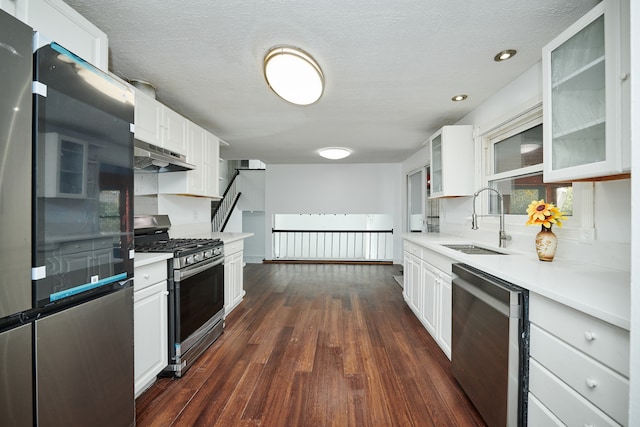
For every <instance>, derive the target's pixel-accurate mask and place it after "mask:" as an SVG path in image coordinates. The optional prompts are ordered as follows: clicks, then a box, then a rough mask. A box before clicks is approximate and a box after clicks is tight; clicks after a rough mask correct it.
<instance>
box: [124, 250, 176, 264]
mask: <svg viewBox="0 0 640 427" xmlns="http://www.w3.org/2000/svg"><path fill="white" fill-rule="evenodd" d="M169 258H173V254H172V253H166V252H136V253H135V255H134V258H133V260H134V261H133V267H134V268H137V267H142V266H144V265H149V264H153V263H154V262H159V261H164V260H167V259H169Z"/></svg>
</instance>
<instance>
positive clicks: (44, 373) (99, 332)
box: [0, 11, 135, 427]
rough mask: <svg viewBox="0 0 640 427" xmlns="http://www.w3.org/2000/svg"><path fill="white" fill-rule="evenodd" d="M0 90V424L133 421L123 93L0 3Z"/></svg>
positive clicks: (128, 120)
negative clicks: (0, 6)
mask: <svg viewBox="0 0 640 427" xmlns="http://www.w3.org/2000/svg"><path fill="white" fill-rule="evenodd" d="M34 49H36V51H35V52H34ZM0 93H1V94H2V96H0V424H3V425H12V426H34V425H36V426H70V425H83V426H84V425H87V426H88V425H91V426H110V427H111V426H130V425H134V423H135V421H134V420H135V409H134V395H133V287H132V286H133V133H132V132H133V126H132V122H133V99H134V98H133V92H132V91H131V90H130V89H129V88H127V87H125V86H124V85H122V84H120V83H119V82H118V81H116V80H114V79H112V78H111V77H110V76H108V75H106V74H104V73H103V72H101V71H100V70H97V69H96V68H94V67H93V66H91V65H90V64H88V63H86V62H85V61H83V60H82V59H81V58H78V57H77V56H75V55H74V54H73V53H71V52H68V51H67V50H66V49H64V47H62V46H59V45H57V44H56V43H55V42H51V41H48V40H46V39H45V38H44V37H42V36H37V37H35V38H34V37H33V34H32V30H31V29H30V28H29V27H27V26H26V25H24V24H22V23H21V22H19V21H17V20H16V19H15V18H13V17H12V16H10V15H8V14H6V13H5V12H3V11H0Z"/></svg>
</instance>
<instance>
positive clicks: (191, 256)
mask: <svg viewBox="0 0 640 427" xmlns="http://www.w3.org/2000/svg"><path fill="white" fill-rule="evenodd" d="M184 263H185V264H186V265H190V264H193V263H194V259H193V255H189V256H187V257H186V258H185V259H184Z"/></svg>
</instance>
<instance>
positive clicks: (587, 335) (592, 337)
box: [584, 331, 596, 341]
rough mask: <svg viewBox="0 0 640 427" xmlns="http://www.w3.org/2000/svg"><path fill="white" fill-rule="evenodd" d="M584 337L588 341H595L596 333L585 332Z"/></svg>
mask: <svg viewBox="0 0 640 427" xmlns="http://www.w3.org/2000/svg"><path fill="white" fill-rule="evenodd" d="M584 337H585V338H586V339H587V341H595V339H596V334H595V332H591V331H585V333H584Z"/></svg>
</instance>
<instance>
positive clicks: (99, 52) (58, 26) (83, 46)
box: [2, 0, 109, 72]
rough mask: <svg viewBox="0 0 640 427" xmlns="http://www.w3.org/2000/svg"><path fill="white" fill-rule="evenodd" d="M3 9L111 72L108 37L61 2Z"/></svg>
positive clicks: (24, 2)
mask: <svg viewBox="0 0 640 427" xmlns="http://www.w3.org/2000/svg"><path fill="white" fill-rule="evenodd" d="M10 3H13V5H11V7H9V6H10ZM2 7H3V8H5V7H6V8H7V10H8V11H9V13H13V14H15V16H16V18H18V19H20V20H21V21H23V22H24V23H26V24H27V25H29V26H31V27H32V28H33V29H34V30H35V31H39V32H40V33H41V35H42V36H44V37H45V38H48V39H51V40H52V41H55V42H56V43H58V44H59V45H61V46H62V47H64V48H65V49H67V50H69V51H71V52H73V53H74V54H76V55H78V56H79V57H81V58H82V59H84V60H85V61H87V62H89V63H91V64H93V65H95V66H96V67H98V68H100V69H101V70H103V71H105V72H107V71H108V69H109V43H108V39H107V35H106V34H105V33H104V32H102V31H101V30H100V29H99V28H98V27H96V26H95V25H93V24H92V23H91V22H89V21H88V20H87V19H85V18H84V17H83V16H82V15H80V14H79V13H78V12H76V11H75V10H74V9H73V8H72V7H71V6H69V5H67V4H66V3H65V2H63V1H62V0H15V1H14V2H9V1H5V0H3V1H2Z"/></svg>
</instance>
